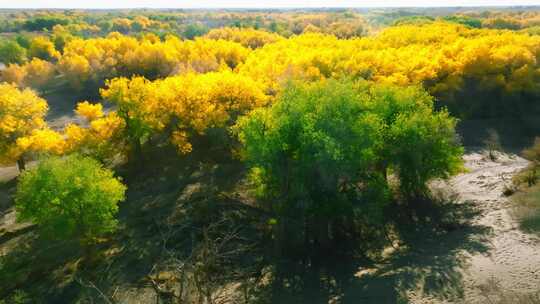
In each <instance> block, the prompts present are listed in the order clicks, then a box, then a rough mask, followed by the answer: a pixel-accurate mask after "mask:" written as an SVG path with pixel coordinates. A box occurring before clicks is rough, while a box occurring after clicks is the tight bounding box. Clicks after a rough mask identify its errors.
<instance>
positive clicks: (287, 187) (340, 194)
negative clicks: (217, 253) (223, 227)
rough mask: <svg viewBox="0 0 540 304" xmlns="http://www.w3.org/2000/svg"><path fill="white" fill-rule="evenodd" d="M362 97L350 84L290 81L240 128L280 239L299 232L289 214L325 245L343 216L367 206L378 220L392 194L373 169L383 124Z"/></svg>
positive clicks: (245, 151) (311, 237)
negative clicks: (384, 204) (268, 105)
mask: <svg viewBox="0 0 540 304" xmlns="http://www.w3.org/2000/svg"><path fill="white" fill-rule="evenodd" d="M358 97H359V96H358V94H357V92H356V91H355V90H354V88H353V86H352V85H351V84H350V83H349V82H344V83H342V82H338V81H334V80H329V81H326V82H321V83H315V84H297V85H291V86H289V87H288V88H287V89H286V90H285V92H284V93H283V94H282V95H281V97H280V98H279V100H278V101H277V102H276V103H274V104H273V105H272V106H271V107H269V108H263V109H258V110H255V111H254V112H252V113H251V114H250V115H248V116H246V117H244V118H242V119H240V120H239V122H238V124H237V125H236V127H235V130H236V132H237V133H238V135H239V139H240V141H241V143H242V144H243V157H244V158H245V160H246V161H247V163H248V164H249V166H250V167H251V170H252V171H251V172H252V173H251V178H252V181H253V182H254V183H255V184H256V185H257V188H258V189H259V190H260V193H261V194H263V195H264V196H265V197H266V198H267V199H269V201H271V202H272V205H271V206H270V208H271V209H272V210H273V212H274V213H275V214H276V216H277V223H278V228H277V230H278V232H277V236H276V239H278V240H279V239H286V238H288V237H289V236H291V235H295V234H296V235H299V233H298V231H296V232H295V231H291V230H292V229H294V228H291V226H290V225H288V223H287V221H290V218H294V219H295V220H294V221H295V222H296V223H298V222H305V223H309V224H308V226H309V227H310V228H309V229H308V231H309V232H307V233H306V234H307V235H306V237H305V238H304V239H305V240H314V241H315V243H318V244H321V245H323V246H325V245H328V242H329V229H330V227H332V226H335V224H336V222H337V219H338V218H340V217H343V216H345V217H347V216H352V215H353V213H354V212H358V211H359V210H361V209H362V208H364V209H363V210H369V211H370V214H368V215H367V216H366V217H367V218H369V217H371V218H375V217H377V214H376V212H377V211H379V210H380V207H381V206H382V205H383V203H384V201H385V199H384V197H385V194H386V193H387V192H386V187H385V185H384V184H381V182H384V180H383V179H381V178H378V177H377V176H376V175H375V174H374V173H373V172H370V168H371V167H372V164H373V163H374V161H375V159H376V154H375V153H376V149H375V148H376V146H377V143H378V142H380V130H381V121H380V119H379V118H378V117H376V116H375V115H374V114H372V113H369V112H367V111H366V110H365V107H364V106H363V104H362V102H361V100H360V99H359V98H358ZM374 189H377V190H380V191H373V190H374ZM355 194H360V195H355ZM301 226H303V225H301ZM288 242H289V241H285V243H288Z"/></svg>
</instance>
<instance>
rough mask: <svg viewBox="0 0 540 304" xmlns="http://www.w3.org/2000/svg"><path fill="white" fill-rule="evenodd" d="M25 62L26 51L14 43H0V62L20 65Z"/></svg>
mask: <svg viewBox="0 0 540 304" xmlns="http://www.w3.org/2000/svg"><path fill="white" fill-rule="evenodd" d="M25 60H26V49H24V48H23V47H21V46H20V45H19V44H18V43H17V42H15V41H11V40H9V41H2V42H0V62H2V63H4V64H6V65H8V64H10V63H16V64H21V63H23V62H24V61H25Z"/></svg>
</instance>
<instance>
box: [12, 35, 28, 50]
mask: <svg viewBox="0 0 540 304" xmlns="http://www.w3.org/2000/svg"><path fill="white" fill-rule="evenodd" d="M15 41H17V43H18V44H19V45H20V46H22V47H23V48H25V49H28V48H30V43H31V41H30V38H28V36H26V35H17V37H15Z"/></svg>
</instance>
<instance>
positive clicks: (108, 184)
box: [15, 155, 126, 243]
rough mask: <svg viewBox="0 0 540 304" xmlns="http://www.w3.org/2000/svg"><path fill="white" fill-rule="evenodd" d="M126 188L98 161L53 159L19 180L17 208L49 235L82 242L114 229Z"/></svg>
mask: <svg viewBox="0 0 540 304" xmlns="http://www.w3.org/2000/svg"><path fill="white" fill-rule="evenodd" d="M125 190H126V187H125V186H124V185H123V184H122V183H121V182H120V181H119V180H118V179H117V178H115V177H114V176H113V172H112V171H111V170H108V169H106V168H104V167H103V166H102V165H101V164H100V163H99V162H97V161H95V160H93V159H91V158H87V157H82V156H79V155H71V156H67V157H64V158H59V157H52V158H49V159H46V160H43V161H41V162H40V163H39V164H38V165H37V167H35V168H32V169H29V170H26V171H25V172H23V173H22V174H21V176H20V178H19V184H18V186H17V193H16V199H15V206H16V209H17V212H18V219H19V220H30V221H32V222H34V223H36V224H38V225H39V226H40V228H41V229H43V231H44V232H45V233H46V234H49V235H51V236H53V237H57V238H72V237H74V238H77V239H79V240H81V241H82V242H83V243H89V242H91V241H92V240H93V239H94V238H95V237H98V236H100V235H102V234H105V233H108V232H111V231H114V230H115V228H116V225H117V221H116V219H115V215H116V213H117V212H118V203H119V202H120V201H122V200H123V199H124V193H125Z"/></svg>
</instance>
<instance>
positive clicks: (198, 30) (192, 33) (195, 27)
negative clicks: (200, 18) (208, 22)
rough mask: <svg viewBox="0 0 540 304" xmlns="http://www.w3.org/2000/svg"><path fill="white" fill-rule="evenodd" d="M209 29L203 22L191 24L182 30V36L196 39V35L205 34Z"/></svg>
mask: <svg viewBox="0 0 540 304" xmlns="http://www.w3.org/2000/svg"><path fill="white" fill-rule="evenodd" d="M208 30H209V29H208V27H207V26H205V25H203V24H197V23H195V24H189V25H188V26H186V28H185V30H184V31H183V32H182V36H183V37H184V38H186V39H195V37H200V36H204V35H205V34H206V33H208Z"/></svg>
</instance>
